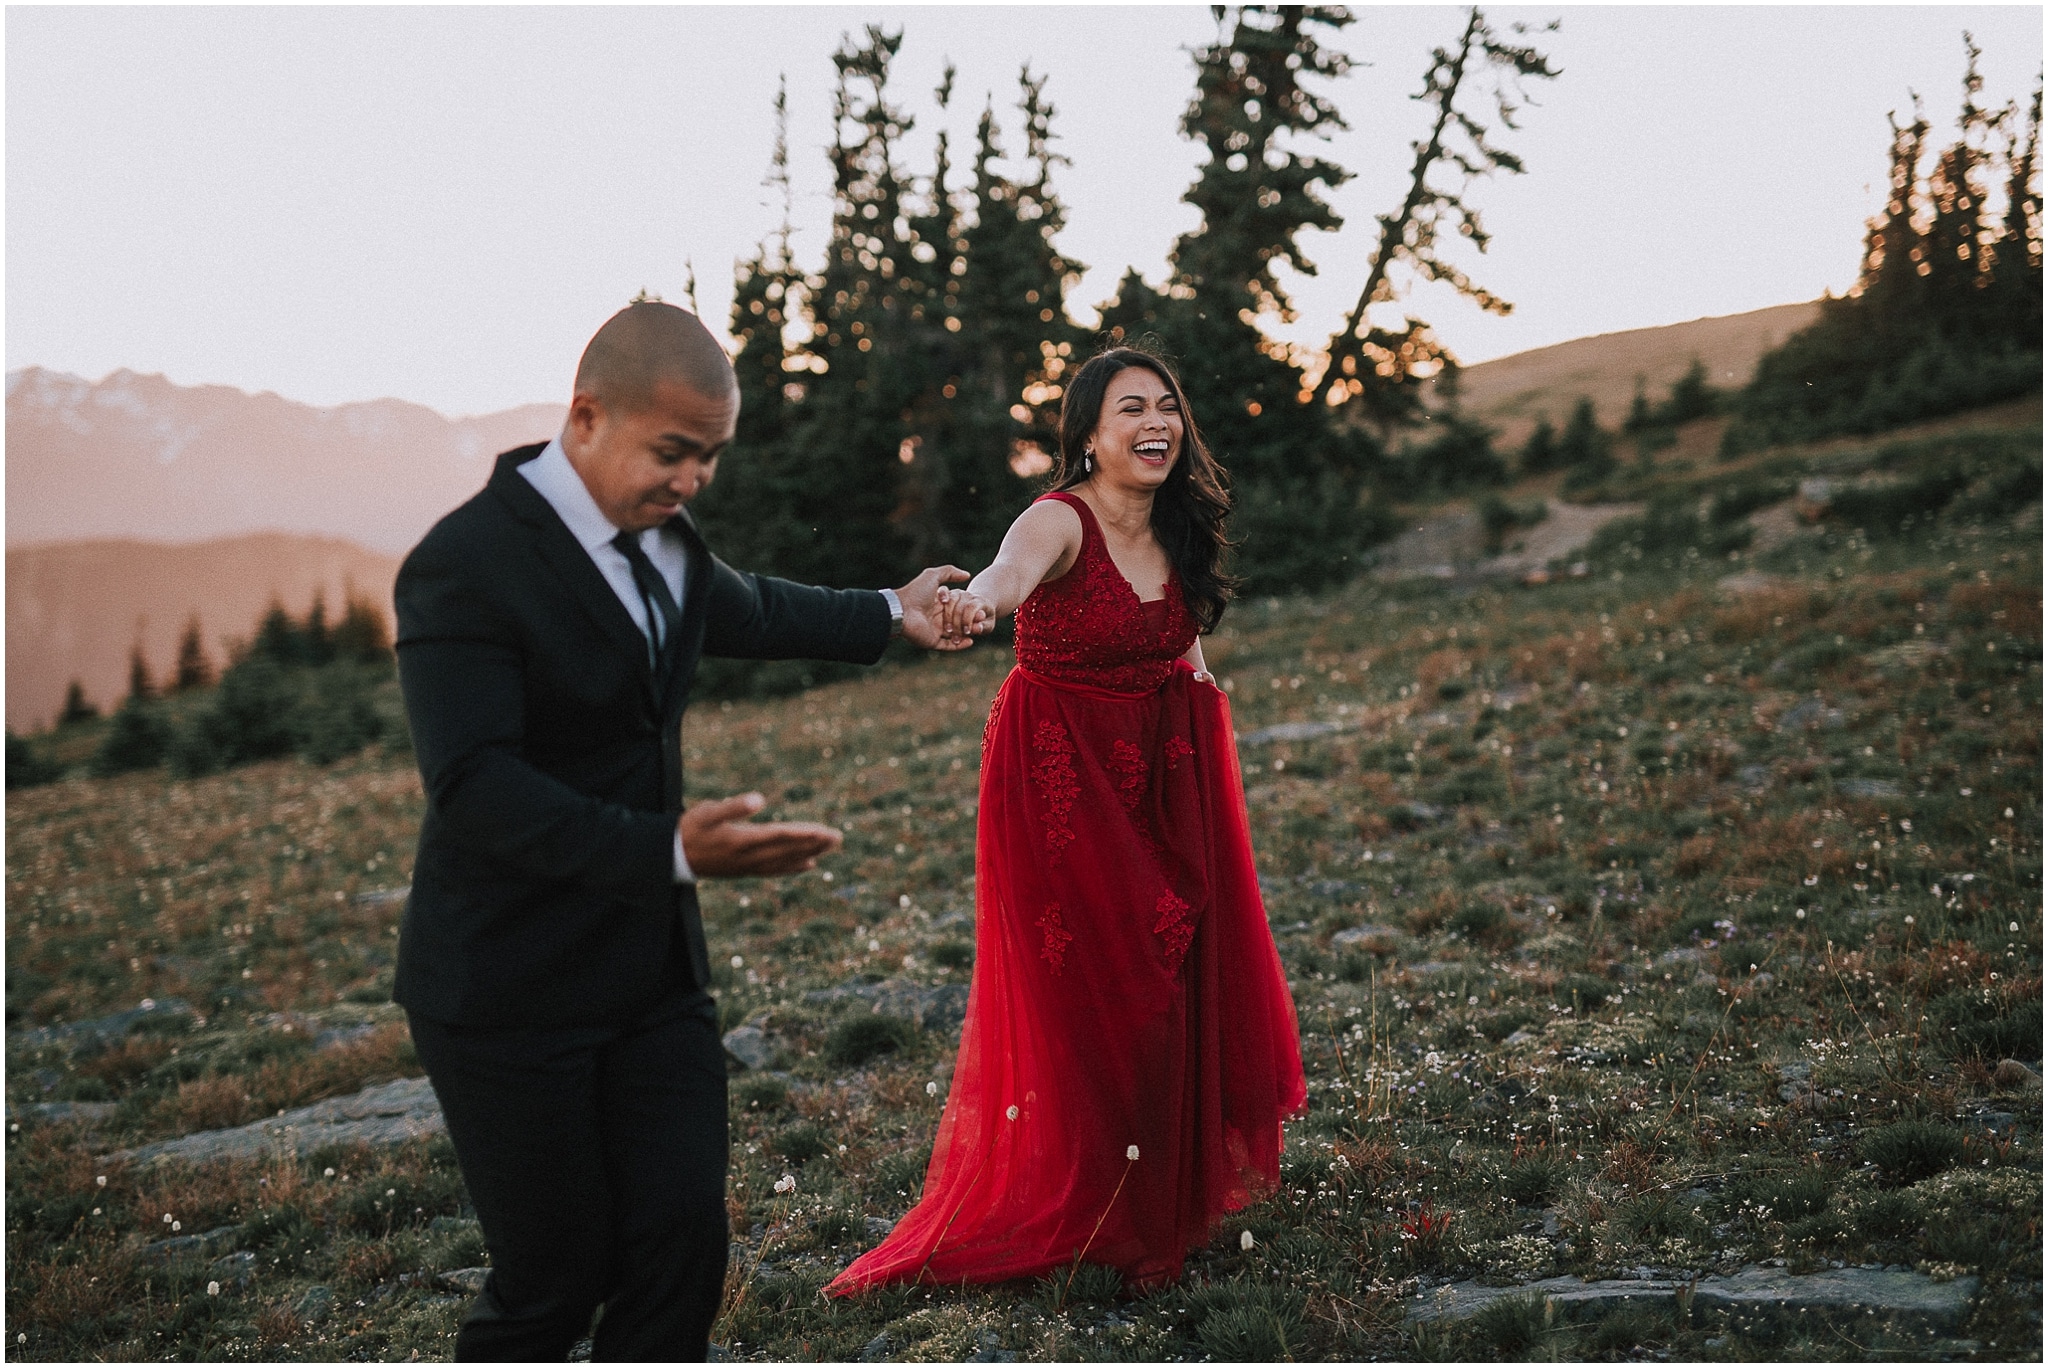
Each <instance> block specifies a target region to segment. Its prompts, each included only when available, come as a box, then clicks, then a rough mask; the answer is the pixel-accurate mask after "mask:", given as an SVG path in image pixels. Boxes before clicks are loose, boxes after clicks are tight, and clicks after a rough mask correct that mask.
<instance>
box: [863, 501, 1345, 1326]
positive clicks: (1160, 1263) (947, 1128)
mask: <svg viewBox="0 0 2048 1368" xmlns="http://www.w3.org/2000/svg"><path fill="white" fill-rule="evenodd" d="M1047 497H1049V498H1058V499H1063V500H1064V501H1065V502H1067V503H1068V504H1070V505H1072V506H1073V508H1074V509H1075V511H1076V512H1077V513H1079V514H1080V517H1081V526H1082V544H1081V553H1080V556H1079V558H1078V560H1077V561H1076V563H1075V565H1074V567H1073V569H1071V570H1070V571H1069V572H1068V573H1067V574H1065V575H1063V576H1061V577H1060V578H1059V579H1057V580H1054V581H1052V582H1051V583H1048V584H1042V585H1040V586H1039V587H1038V588H1037V589H1036V590H1035V591H1033V593H1032V594H1031V596H1030V597H1029V598H1028V599H1026V600H1025V602H1024V603H1023V604H1022V605H1021V606H1020V607H1019V608H1018V609H1017V648H1016V649H1017V668H1016V669H1014V670H1013V671H1011V673H1010V676H1009V678H1008V679H1006V680H1005V681H1004V683H1003V687H1002V689H1001V690H1000V691H999V692H998V693H997V695H996V699H995V703H994V706H993V707H992V708H991V709H990V711H989V720H988V726H987V729H986V731H985V732H984V733H983V759H982V769H981V806H980V818H979V830H978V833H977V839H976V849H975V859H976V881H975V901H976V913H977V917H976V945H975V966H974V983H973V987H972V989H971V990H970V994H969V997H968V1002H967V1020H966V1025H965V1027H964V1028H963V1030H962V1034H961V1038H960V1051H959V1055H958V1058H957V1062H956V1064H955V1068H954V1074H953V1085H952V1092H951V1095H950V1096H949V1097H948V1098H947V1100H946V1109H945V1113H944V1115H943V1116H942V1117H941V1119H940V1121H939V1130H938V1136H937V1139H936V1142H935V1144H934V1146H933V1149H932V1158H931V1166H930V1168H929V1170H928V1171H927V1173H926V1175H925V1183H924V1194H923V1196H922V1198H921V1199H920V1200H919V1202H918V1204H917V1206H916V1207H915V1208H914V1209H913V1210H912V1211H911V1212H910V1213H909V1214H908V1215H907V1216H905V1217H904V1218H903V1219H902V1220H901V1221H900V1222H898V1223H897V1225H896V1227H895V1229H894V1230H893V1231H891V1232H890V1234H889V1236H888V1238H887V1239H885V1240H884V1241H883V1242H882V1243H881V1244H880V1245H879V1246H878V1247H876V1248H875V1249H872V1250H870V1251H868V1252H867V1253H866V1254H864V1255H862V1256H861V1257H860V1258H859V1259H858V1260H856V1261H855V1262H854V1263H853V1265H852V1266H851V1267H849V1268H848V1269H847V1270H846V1271H845V1272H844V1273H842V1274H840V1275H839V1277H838V1278H837V1279H836V1280H834V1281H833V1283H832V1284H831V1286H830V1287H828V1288H827V1289H826V1290H827V1291H828V1292H829V1293H832V1294H835V1295H845V1294H848V1293H851V1292H855V1291H858V1290H860V1289H861V1288H864V1287H870V1286H874V1285H876V1284H881V1283H891V1282H915V1281H919V1280H923V1281H928V1282H934V1283H959V1282H977V1283H980V1282H998V1281H1001V1280H1003V1279H1007V1278H1022V1277H1034V1276H1038V1275H1041V1274H1044V1273H1046V1272H1048V1271H1050V1270H1053V1269H1056V1268H1062V1267H1065V1266H1066V1265H1068V1264H1069V1263H1071V1262H1072V1261H1073V1260H1074V1258H1075V1255H1076V1253H1077V1252H1080V1253H1081V1254H1082V1257H1083V1258H1084V1259H1085V1260H1086V1261H1087V1262H1090V1263H1100V1264H1108V1265H1111V1266H1113V1267H1115V1268H1117V1269H1119V1270H1121V1271H1122V1272H1123V1274H1124V1276H1125V1278H1126V1280H1127V1281H1129V1282H1131V1283H1133V1284H1135V1285H1137V1286H1148V1285H1154V1284H1157V1283H1160V1282H1165V1281H1170V1280H1172V1279H1175V1278H1177V1277H1179V1275H1180V1272H1181V1268H1182V1263H1183V1260H1184V1258H1185V1256H1186V1253H1187V1251H1188V1250H1189V1249H1191V1248H1196V1247H1199V1246H1200V1245H1202V1244H1204V1243H1206V1242H1207V1241H1208V1239H1209V1235H1210V1231H1211V1228H1212V1227H1213V1226H1214V1225H1215V1224H1216V1223H1217V1222H1218V1221H1219V1220H1220V1219H1221V1218H1222V1217H1223V1216H1225V1215H1227V1214H1228V1213H1229V1212H1231V1211H1234V1210H1236V1209H1238V1208H1240V1207H1242V1206H1244V1205H1246V1204H1247V1203H1248V1202H1250V1201H1252V1200H1254V1199H1255V1198H1257V1197H1259V1196H1262V1195H1264V1194H1265V1193H1267V1192H1269V1191H1270V1190H1271V1189H1272V1188H1273V1187H1274V1186H1275V1185H1276V1183H1277V1181H1278V1177H1279V1156H1280V1145H1281V1135H1280V1123H1281V1120H1282V1118H1284V1117H1286V1116H1289V1115H1291V1114H1293V1113H1294V1112H1296V1111H1298V1110H1300V1108H1301V1106H1302V1104H1303V1101H1304V1099H1305V1097H1306V1088H1305V1085H1304V1082H1303V1078H1302V1071H1301V1052H1300V1042H1299V1039H1298V1036H1297V1034H1296V1028H1295V1019H1294V1002H1293V999H1292V998H1291V997H1290V996H1289V994H1288V990H1287V981H1286V978H1285V976H1284V975H1283V974H1282V972H1281V968H1280V957H1279V953H1278V952H1277V950H1276V949H1275V948H1274V945H1273V936H1272V932H1271V931H1270V930H1269V929H1268V928H1267V925H1266V915H1265V908H1264V905H1263V903H1262V902H1261V900H1260V898H1259V886H1258V878H1257V874H1256V872H1255V870H1254V868H1253V865H1252V850H1251V836H1250V832H1249V831H1248V830H1247V828H1246V825H1245V805H1244V791H1243V788H1242V786H1241V783H1240V781H1239V777H1238V766H1237V748H1236V745H1235V742H1234V740H1233V737H1232V732H1231V723H1230V705H1229V703H1228V701H1227V700H1226V699H1225V698H1224V696H1223V694H1222V692H1221V691H1220V690H1218V689H1217V688H1216V687H1215V686H1214V685H1212V684H1208V683H1197V682H1195V680H1194V671H1193V670H1192V669H1191V668H1190V667H1189V666H1188V665H1187V664H1186V663H1185V662H1183V661H1181V660H1180V657H1181V656H1182V655H1183V654H1184V653H1185V652H1186V651H1187V649H1188V647H1189V646H1190V645H1192V644H1193V642H1194V640H1195V622H1194V619H1193V617H1192V616H1191V615H1190V614H1189V612H1188V610H1187V605H1186V603H1185V601H1184V600H1183V599H1182V597H1181V593H1180V585H1179V581H1178V579H1172V580H1169V582H1168V584H1167V592H1166V595H1165V597H1164V598H1163V599H1160V600H1155V601H1153V602H1151V603H1141V602H1140V601H1139V599H1138V597H1137V594H1136V593H1135V592H1134V591H1133V590H1132V588H1131V586H1130V583H1129V582H1128V581H1127V580H1125V579H1124V577H1123V575H1122V573H1121V572H1120V571H1118V569H1117V568H1116V564H1115V562H1114V561H1112V560H1111V559H1110V557H1109V552H1108V549H1107V547H1106V546H1105V545H1104V544H1103V540H1102V532H1101V529H1100V528H1099V527H1097V526H1096V522H1095V517H1094V515H1093V513H1092V512H1090V510H1089V508H1088V506H1087V505H1086V504H1085V503H1083V502H1082V501H1081V500H1080V499H1078V498H1075V497H1073V496H1071V495H1064V494H1053V495H1048V496H1047ZM1133 1146H1135V1147H1136V1150H1137V1155H1138V1157H1137V1159H1136V1160H1135V1161H1133V1160H1131V1159H1130V1158H1129V1157H1128V1156H1129V1153H1130V1150H1131V1148H1132V1147H1133Z"/></svg>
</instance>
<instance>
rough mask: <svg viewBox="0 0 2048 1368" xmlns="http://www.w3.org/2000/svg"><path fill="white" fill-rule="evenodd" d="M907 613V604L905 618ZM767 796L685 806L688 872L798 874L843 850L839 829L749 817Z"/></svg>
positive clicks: (705, 875) (704, 875)
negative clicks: (756, 819)
mask: <svg viewBox="0 0 2048 1368" xmlns="http://www.w3.org/2000/svg"><path fill="white" fill-rule="evenodd" d="M927 573H929V572H927ZM909 616H910V614H909V611H908V609H907V606H906V610H905V612H904V617H905V618H906V619H907V618H908V617H909ZM767 801H768V800H767V799H765V798H763V797H762V796H761V795H760V794H758V793H743V794H741V795H740V796H739V797H737V798H720V799H718V800H717V801H716V802H709V803H698V804H696V805H695V806H693V807H691V808H689V809H688V810H687V811H685V812H684V813H683V816H682V820H681V821H679V822H677V823H676V831H677V832H678V833H679V834H680V835H681V836H682V838H683V858H684V859H686V860H688V861H689V862H690V872H691V873H692V874H695V875H696V876H697V877H698V878H700V879H738V878H746V877H748V876H750V875H763V874H797V873H801V872H802V871H804V870H806V869H809V868H811V867H812V866H813V865H815V864H817V862H818V857H819V856H820V855H827V854H830V853H831V852H832V851H835V850H837V849H839V842H840V839H841V838H840V834H839V832H838V831H837V830H836V829H835V828H832V827H828V826H820V825H818V824H817V823H816V822H750V821H748V820H747V818H749V817H752V816H753V815H754V814H755V813H757V812H759V811H760V810H761V809H762V808H763V807H764V806H766V804H767Z"/></svg>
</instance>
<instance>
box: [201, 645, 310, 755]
mask: <svg viewBox="0 0 2048 1368" xmlns="http://www.w3.org/2000/svg"><path fill="white" fill-rule="evenodd" d="M302 685H303V681H302V680H301V679H300V678H299V677H298V675H297V673H296V672H295V671H290V670H287V669H286V668H285V667H284V666H282V665H280V664H278V663H277V661H275V660H274V659H272V658H271V657H270V656H268V655H261V654H257V653H255V652H253V651H252V652H251V653H250V654H249V655H247V656H244V657H243V658H242V659H240V660H238V661H236V662H235V663H234V664H233V665H231V666H229V667H228V670H227V672H226V673H225V674H223V675H222V676H221V677H220V687H219V688H218V689H216V690H215V691H214V695H213V700H212V702H210V703H209V704H208V705H207V706H206V707H205V708H204V709H202V710H201V711H200V712H199V713H197V714H196V715H194V717H193V718H192V721H191V723H190V725H189V727H188V729H187V730H188V733H189V739H188V738H187V737H184V736H181V737H180V738H179V741H178V744H177V745H176V746H174V747H173V749H172V760H173V762H174V764H175V765H176V767H177V768H178V769H180V770H181V771H182V772H184V773H188V774H204V773H207V772H208V771H209V770H210V769H220V768H224V767H226V766H229V765H240V764H246V763H248V762H249V761H252V760H268V759H272V758H274V757H276V756H280V755H289V754H290V753H291V751H292V749H293V747H294V746H295V745H296V744H297V742H298V734H297V729H296V728H295V727H294V725H293V724H294V721H295V719H296V716H297V714H298V711H299V706H300V700H301V698H302V697H303V687H302Z"/></svg>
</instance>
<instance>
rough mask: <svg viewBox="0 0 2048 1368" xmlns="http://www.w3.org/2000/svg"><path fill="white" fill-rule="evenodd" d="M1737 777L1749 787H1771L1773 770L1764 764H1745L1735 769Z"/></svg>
mask: <svg viewBox="0 0 2048 1368" xmlns="http://www.w3.org/2000/svg"><path fill="white" fill-rule="evenodd" d="M1735 778H1736V779H1737V780H1738V781H1739V782H1740V783H1741V784H1742V786H1743V787H1744V788H1748V789H1762V788H1769V787H1770V784H1771V772H1770V770H1769V769H1767V768H1765V767H1764V766H1762V765H1744V766H1743V767H1742V768H1741V769H1738V770H1736V771H1735Z"/></svg>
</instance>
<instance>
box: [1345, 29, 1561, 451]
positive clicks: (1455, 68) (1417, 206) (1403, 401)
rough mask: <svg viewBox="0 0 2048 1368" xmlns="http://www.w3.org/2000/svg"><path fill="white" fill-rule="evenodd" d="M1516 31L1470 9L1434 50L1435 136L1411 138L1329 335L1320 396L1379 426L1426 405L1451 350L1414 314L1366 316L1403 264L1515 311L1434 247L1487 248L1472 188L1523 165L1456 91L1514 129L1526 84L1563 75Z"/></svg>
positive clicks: (1430, 96)
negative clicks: (1336, 327) (1404, 188)
mask: <svg viewBox="0 0 2048 1368" xmlns="http://www.w3.org/2000/svg"><path fill="white" fill-rule="evenodd" d="M1550 27H1552V28H1554V27H1555V24H1552V25H1551V26H1550ZM1546 31H1547V30H1546ZM1510 32H1511V33H1512V34H1513V35H1514V37H1513V38H1508V37H1504V36H1502V35H1501V34H1500V33H1498V32H1496V31H1495V29H1494V28H1493V26H1492V25H1491V24H1489V23H1488V22H1487V19H1486V15H1485V14H1484V13H1483V12H1482V11H1481V10H1480V9H1479V8H1478V7H1477V6H1474V7H1473V8H1472V9H1471V10H1470V11H1468V13H1467V15H1466V21H1465V28H1464V31H1463V33H1462V34H1461V36H1460V37H1459V39H1458V42H1457V43H1456V44H1455V45H1454V47H1452V48H1437V49H1435V50H1434V51H1433V52H1432V53H1431V54H1430V66H1429V71H1428V73H1427V75H1426V76H1425V77H1424V80H1423V87H1422V90H1421V91H1420V92H1419V93H1417V94H1416V95H1415V96H1414V98H1415V99H1416V100H1418V101H1420V102H1422V103H1424V104H1426V105H1428V106H1430V107H1431V114H1432V117H1431V126H1430V131H1429V135H1428V136H1427V137H1426V138H1424V139H1422V140H1420V141H1418V142H1416V143H1415V144H1413V146H1414V149H1415V160H1414V163H1413V165H1412V167H1411V169H1410V171H1409V178H1408V193H1407V196H1406V197H1405V198H1404V199H1403V201H1402V202H1401V205H1400V207H1399V208H1397V209H1396V210H1395V211H1394V212H1393V213H1391V214H1382V215H1381V216H1380V219H1379V224H1380V236H1379V246H1378V248H1377V249H1376V250H1375V252H1374V253H1373V260H1372V265H1371V267H1370V269H1369V270H1368V271H1367V273H1366V279H1365V285H1364V287H1363V288H1362V289H1361V290H1360V291H1359V295H1358V302H1357V304H1356V305H1354V306H1353V308H1352V311H1351V315H1350V317H1349V318H1347V319H1346V320H1345V324H1344V327H1343V329H1342V330H1340V331H1339V332H1338V333H1337V335H1336V336H1335V337H1333V338H1332V339H1331V340H1330V348H1329V359H1328V361H1327V363H1326V365H1325V366H1324V369H1323V374H1322V378H1321V379H1320V380H1319V381H1318V383H1317V385H1316V390H1315V397H1316V399H1317V400H1318V401H1319V402H1335V403H1339V404H1341V403H1345V402H1347V401H1353V400H1355V401H1359V402H1360V403H1361V404H1362V405H1363V407H1364V410H1365V413H1366V415H1367V416H1368V417H1369V418H1370V419H1371V420H1372V421H1374V422H1375V423H1376V424H1378V425H1380V426H1381V427H1382V428H1383V429H1384V428H1387V427H1390V426H1392V425H1395V424H1398V423H1402V422H1407V421H1410V420H1412V418H1413V417H1414V416H1415V414H1416V412H1417V411H1418V408H1419V404H1420V392H1419V389H1418V386H1417V382H1418V381H1419V380H1421V379H1425V378H1427V377H1429V376H1431V375H1434V374H1435V373H1436V371H1437V369H1438V367H1439V366H1440V365H1441V364H1442V362H1443V361H1444V360H1445V359H1446V357H1447V355H1448V353H1447V352H1446V351H1445V349H1444V347H1443V345H1442V343H1440V342H1439V341H1438V340H1437V339H1436V337H1435V335H1434V334H1433V333H1432V332H1431V331H1430V329H1429V326H1428V325H1427V324H1425V323H1423V322H1422V321H1421V320H1419V319H1416V318H1412V317H1411V318H1409V319H1408V320H1407V321H1406V323H1405V325H1404V326H1403V327H1402V328H1400V329H1392V328H1385V327H1381V326H1379V325H1377V324H1375V323H1374V322H1373V321H1372V319H1371V317H1370V316H1369V311H1370V310H1371V308H1372V307H1373V306H1374V305H1375V304H1385V303H1392V302H1393V301H1394V300H1395V299H1397V298H1398V293H1397V289H1396V283H1395V279H1394V271H1395V268H1396V267H1397V266H1400V267H1405V268H1406V269H1407V270H1408V271H1409V272H1411V273H1412V274H1413V275H1414V276H1415V277H1417V278H1419V279H1422V280H1433V281H1440V282H1442V283H1444V284H1447V285H1449V286H1451V287H1452V288H1453V289H1455V290H1457V291H1458V293H1460V294H1462V295H1464V296H1465V297H1466V298H1468V299H1470V300H1472V301H1473V302H1474V303H1476V304H1478V305H1479V306H1480V307H1481V308H1483V309H1486V310H1487V311H1489V312H1491V313H1498V314H1505V313H1508V312H1509V311H1510V310H1511V309H1512V308H1513V306H1512V305H1511V304H1509V303H1508V302H1507V301H1506V300H1505V299H1502V298H1501V297H1500V296H1498V295H1496V294H1494V293H1493V292H1492V291H1490V290H1487V289H1486V288H1484V287H1483V286H1481V285H1479V284H1478V283H1477V282H1475V281H1474V280H1472V278H1471V277H1470V276H1468V275H1466V274H1465V272H1464V271H1462V270H1460V269H1459V268H1458V267H1457V266H1455V265H1454V264H1452V263H1451V262H1448V261H1446V260H1444V258H1443V257H1442V256H1441V255H1440V254H1439V253H1438V250H1437V245H1438V237H1439V235H1440V234H1441V233H1442V232H1443V231H1444V230H1445V229H1446V228H1448V229H1450V230H1452V231H1453V232H1454V233H1455V234H1456V235H1457V236H1459V237H1462V238H1464V239H1465V240H1467V241H1469V242H1470V243H1471V244H1472V245H1473V246H1474V247H1475V248H1476V249H1477V250H1479V251H1481V252H1484V251H1485V250H1486V248H1487V245H1488V243H1489V242H1490V241H1491V238H1490V236H1489V235H1488V233H1487V232H1486V229H1485V227H1484V225H1483V224H1482V223H1481V221H1480V217H1479V213H1478V211H1477V210H1475V209H1474V208H1472V206H1471V205H1469V204H1467V203H1466V201H1465V195H1466V192H1467V191H1468V190H1469V188H1470V186H1471V183H1472V181H1473V180H1475V179H1477V178H1479V177H1483V176H1489V175H1492V174H1493V173H1494V172H1496V171H1507V172H1509V173H1512V174H1520V173H1521V171H1522V169H1523V168H1522V163H1521V159H1520V158H1518V157H1516V156H1515V155H1514V154H1513V153H1511V152H1509V151H1507V149H1505V148H1502V147H1498V146H1496V145H1494V144H1492V143H1490V142H1488V141H1487V137H1488V132H1487V129H1486V126H1485V125H1484V124H1483V123H1482V122H1480V119H1479V117H1478V116H1477V115H1475V114H1473V113H1472V112H1470V110H1469V108H1468V107H1461V105H1460V103H1459V100H1460V97H1461V96H1464V97H1467V98H1466V101H1465V105H1466V106H1469V105H1470V103H1471V100H1470V98H1469V92H1471V91H1472V90H1473V89H1474V88H1475V87H1482V88H1484V90H1485V93H1487V94H1489V95H1490V96H1491V97H1492V103H1493V108H1494V113H1495V115H1496V116H1497V117H1498V118H1499V119H1500V122H1501V124H1502V125H1503V126H1505V127H1506V128H1508V129H1510V130H1512V129H1514V128H1516V127H1517V125H1516V123H1515V115H1516V113H1517V112H1519V110H1520V108H1521V106H1522V104H1523V103H1524V102H1525V99H1524V96H1523V95H1522V92H1521V84H1520V83H1521V82H1522V81H1523V80H1525V79H1539V80H1550V79H1552V78H1554V77H1556V76H1557V75H1558V74H1559V73H1558V71H1557V69H1556V68H1555V67H1552V66H1551V65H1550V59H1549V58H1548V57H1546V56H1544V55H1543V54H1542V53H1541V52H1538V51H1537V50H1536V49H1535V48H1534V47H1533V46H1531V45H1529V44H1527V43H1524V42H1520V41H1517V40H1519V39H1520V38H1521V37H1522V36H1523V35H1524V34H1525V33H1526V32H1527V29H1526V27H1525V26H1524V25H1521V24H1515V25H1512V26H1511V29H1510ZM1445 168H1448V169H1449V171H1448V175H1449V176H1452V177H1455V179H1456V185H1455V188H1449V187H1446V186H1445V185H1444V184H1443V182H1444V180H1445V179H1446V171H1445Z"/></svg>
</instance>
